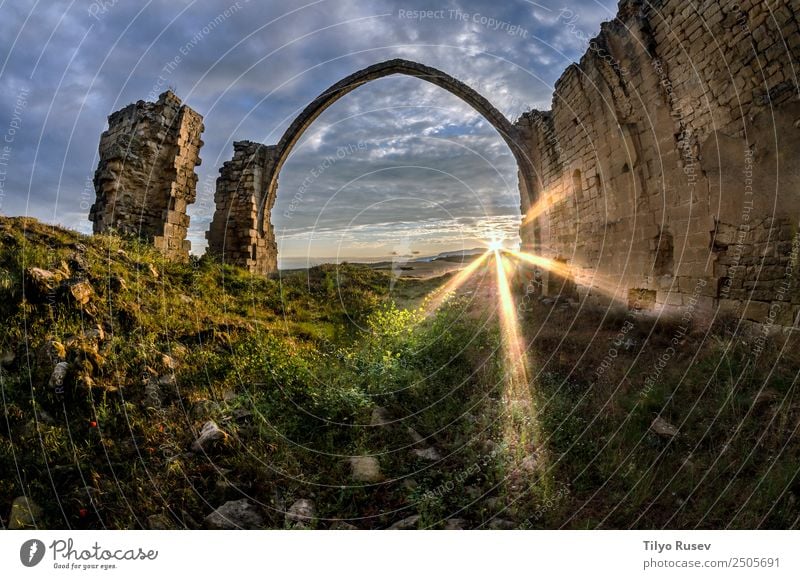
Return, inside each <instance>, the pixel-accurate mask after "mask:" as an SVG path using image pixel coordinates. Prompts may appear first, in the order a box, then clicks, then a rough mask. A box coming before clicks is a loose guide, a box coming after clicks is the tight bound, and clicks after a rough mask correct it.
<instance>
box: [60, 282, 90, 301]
mask: <svg viewBox="0 0 800 579" xmlns="http://www.w3.org/2000/svg"><path fill="white" fill-rule="evenodd" d="M64 287H65V289H66V292H67V296H68V298H69V299H70V300H72V301H74V302H75V303H76V304H78V305H81V306H85V305H86V304H88V303H89V301H90V300H91V299H92V295H94V289H93V288H92V285H91V284H90V283H89V282H88V281H86V280H85V279H70V280H67V281H66V282H64Z"/></svg>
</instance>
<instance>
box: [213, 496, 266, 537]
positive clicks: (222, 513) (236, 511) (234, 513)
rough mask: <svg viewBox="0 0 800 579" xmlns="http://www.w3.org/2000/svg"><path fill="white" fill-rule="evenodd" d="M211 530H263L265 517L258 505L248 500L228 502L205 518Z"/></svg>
mask: <svg viewBox="0 0 800 579" xmlns="http://www.w3.org/2000/svg"><path fill="white" fill-rule="evenodd" d="M205 524H206V527H207V528H209V529H220V530H232V529H261V528H263V527H264V526H265V521H264V517H263V516H262V515H261V513H260V512H259V509H258V507H257V506H256V505H254V504H253V503H251V502H250V501H248V500H247V499H239V500H238V501H228V502H227V503H225V504H224V505H222V506H221V507H219V508H218V509H217V510H215V511H214V512H213V513H211V514H210V515H208V516H207V517H206V518H205Z"/></svg>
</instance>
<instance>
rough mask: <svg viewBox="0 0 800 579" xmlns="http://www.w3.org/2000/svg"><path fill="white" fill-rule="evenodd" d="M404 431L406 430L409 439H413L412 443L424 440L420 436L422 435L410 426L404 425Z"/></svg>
mask: <svg viewBox="0 0 800 579" xmlns="http://www.w3.org/2000/svg"><path fill="white" fill-rule="evenodd" d="M406 432H408V435H409V436H410V437H411V440H413V441H414V444H420V443H421V442H423V441H424V440H425V439H424V438H422V435H421V434H420V433H419V432H417V431H416V430H414V429H413V428H411V427H410V426H407V427H406Z"/></svg>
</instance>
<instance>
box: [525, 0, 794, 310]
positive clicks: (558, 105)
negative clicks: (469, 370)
mask: <svg viewBox="0 0 800 579" xmlns="http://www.w3.org/2000/svg"><path fill="white" fill-rule="evenodd" d="M791 7H792V2H791V1H790V0H778V1H775V2H769V3H767V2H763V1H762V0H738V1H736V2H730V1H721V2H720V1H718V0H717V1H700V2H697V1H692V2H688V1H685V0H662V1H655V2H643V1H640V0H623V1H622V2H621V3H620V13H619V15H618V18H617V19H616V20H614V21H612V22H610V23H605V24H603V26H602V29H601V33H600V35H599V36H598V37H597V38H596V39H594V41H593V43H592V44H591V45H590V48H589V50H588V51H587V52H586V54H585V55H584V56H583V58H582V59H581V61H580V63H579V64H576V65H572V66H571V67H569V68H568V69H567V70H566V71H565V72H564V74H563V75H562V76H561V78H560V79H559V81H558V82H557V83H556V87H555V94H554V98H553V105H552V111H549V112H539V111H531V112H530V113H527V114H525V115H523V116H522V117H521V118H520V119H519V120H518V121H517V127H518V129H519V132H520V139H521V141H522V143H523V146H524V147H525V149H526V151H527V152H528V153H529V155H530V157H531V161H532V163H533V165H534V167H535V169H536V175H535V178H534V179H533V184H532V190H531V191H524V190H523V192H522V194H523V200H522V206H523V209H524V210H525V209H528V210H529V213H530V219H528V221H529V222H530V224H524V225H523V226H522V228H521V234H522V237H523V243H524V245H525V246H527V247H528V248H531V249H534V250H535V251H538V252H539V253H542V254H544V255H546V256H547V257H551V258H554V259H555V258H557V259H559V260H561V261H564V262H565V263H566V264H567V266H568V267H569V268H570V270H571V273H572V274H573V275H574V277H575V279H576V281H577V282H578V293H579V296H580V297H582V298H587V299H588V301H589V302H598V303H602V304H606V303H609V301H611V300H613V301H615V302H617V303H620V304H633V303H635V304H636V305H638V306H643V307H652V308H654V309H656V310H670V309H676V310H684V311H685V310H686V309H687V308H690V309H691V310H692V311H694V312H700V311H702V312H706V313H708V314H709V315H713V313H714V312H718V311H719V312H724V311H729V312H732V313H734V314H736V315H738V316H741V317H742V318H743V319H746V320H751V321H754V322H759V323H767V324H777V325H783V326H789V325H792V324H793V323H794V322H795V320H796V319H797V316H798V314H800V291H798V281H797V280H798V277H800V269H798V265H800V264H798V263H797V253H798V245H799V242H798V219H800V170H799V169H800V100H798V90H797V86H796V84H795V83H796V79H795V78H794V77H793V74H794V72H793V70H796V67H797V63H798V62H800V29H798V17H797V13H796V11H795V10H792V8H791ZM793 67H794V68H793ZM532 223H536V224H537V226H538V228H539V231H540V235H541V241H540V242H539V241H538V240H536V239H534V234H533V227H532V225H531V224H532Z"/></svg>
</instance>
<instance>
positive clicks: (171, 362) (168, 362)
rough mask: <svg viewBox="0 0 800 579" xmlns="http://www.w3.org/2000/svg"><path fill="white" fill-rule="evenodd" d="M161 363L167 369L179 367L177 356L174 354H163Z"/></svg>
mask: <svg viewBox="0 0 800 579" xmlns="http://www.w3.org/2000/svg"><path fill="white" fill-rule="evenodd" d="M161 365H162V366H163V367H164V368H166V369H167V370H174V369H175V368H177V367H178V365H177V363H176V362H175V358H173V357H172V356H167V355H166V354H162V355H161Z"/></svg>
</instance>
